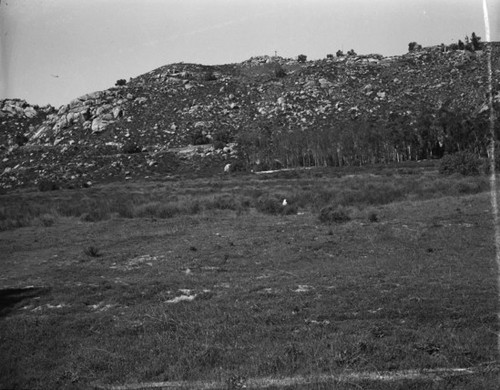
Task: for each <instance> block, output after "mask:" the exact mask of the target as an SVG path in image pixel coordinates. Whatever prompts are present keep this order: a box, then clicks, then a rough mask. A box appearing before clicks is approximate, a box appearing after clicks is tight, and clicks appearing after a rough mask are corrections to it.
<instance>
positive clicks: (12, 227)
mask: <svg viewBox="0 0 500 390" xmlns="http://www.w3.org/2000/svg"><path fill="white" fill-rule="evenodd" d="M486 189H487V180H486V179H485V178H481V177H477V178H463V177H448V178H443V177H440V176H438V175H437V174H435V173H433V172H431V171H426V170H422V171H413V170H409V171H402V172H398V173H387V172H360V173H353V174H343V175H337V174H335V175H332V174H329V173H327V172H322V173H319V174H318V173H313V172H308V173H305V174H293V173H287V174H280V175H277V176H276V175H275V176H271V177H269V176H266V177H264V176H259V177H253V176H248V177H225V178H219V179H198V180H189V181H181V180H174V181H169V182H156V183H155V182H149V183H130V184H126V185H124V184H121V185H120V184H113V185H108V186H102V187H96V188H93V189H87V190H80V191H69V190H65V191H56V192H50V193H38V192H29V191H27V192H21V193H17V194H7V195H2V196H1V198H2V199H1V204H2V205H3V206H2V213H1V214H0V216H1V218H0V220H1V221H2V223H3V225H2V229H3V231H2V232H0V253H2V256H1V258H2V259H1V266H2V270H3V272H2V274H1V276H0V287H1V288H2V290H0V294H1V295H0V303H1V306H0V388H3V389H11V388H23V389H24V388H30V389H35V388H40V389H47V388H89V387H92V386H97V385H109V384H126V383H137V382H155V381H182V380H184V381H200V380H202V381H204V380H206V381H219V382H221V383H225V382H226V380H227V378H230V377H231V376H233V375H242V376H245V377H248V378H262V377H269V378H280V377H293V376H311V375H312V376H314V375H324V374H332V375H334V374H341V373H345V372H352V371H370V372H373V371H394V372H395V371H397V370H407V369H416V370H419V369H429V368H448V367H449V368H457V367H478V366H480V367H493V366H497V364H496V362H497V361H498V351H497V344H496V343H497V336H496V334H497V332H498V330H499V329H498V328H499V327H498V323H497V321H498V320H497V315H496V313H497V312H498V309H499V308H498V302H497V286H496V275H497V270H496V265H495V253H494V241H493V224H492V218H491V211H490V209H491V207H490V203H489V202H490V200H489V196H488V193H485V192H484V190H486ZM285 198H286V199H287V203H288V205H287V206H282V200H283V199H285ZM328 206H330V208H331V210H333V215H334V216H335V215H343V216H347V218H340V219H338V218H331V219H328V218H324V219H323V220H324V222H320V219H319V216H320V215H325V213H324V210H325V208H328ZM162 210H163V211H162ZM322 210H323V211H322ZM335 213H337V214H335ZM326 215H329V214H328V213H327V214H326ZM16 221H17V222H16ZM19 221H21V222H19ZM27 286H33V287H30V288H26V287H27ZM498 379H499V378H498V372H497V370H494V369H490V370H487V369H486V368H485V370H484V372H481V373H480V374H478V375H469V376H458V377H456V376H454V377H449V378H446V377H445V378H443V379H442V380H441V381H435V380H424V379H419V380H413V381H412V380H400V381H393V382H390V383H378V382H377V383H373V382H372V381H358V382H356V383H350V382H349V381H346V382H342V383H334V385H335V388H341V389H344V388H345V389H347V388H349V389H351V388H352V389H355V388H366V389H373V388H391V389H396V388H398V389H399V388H400V389H406V388H429V389H448V388H462V389H466V388H467V389H468V388H471V389H473V388H482V389H495V388H497V386H498ZM249 384H251V381H249ZM332 386H333V384H332V383H319V382H318V383H312V384H309V385H292V384H290V385H287V386H286V387H285V388H289V389H298V388H308V389H312V388H315V389H319V388H325V389H326V388H332ZM226 387H227V386H226ZM188 388H189V387H188ZM269 388H283V387H278V386H275V387H269Z"/></svg>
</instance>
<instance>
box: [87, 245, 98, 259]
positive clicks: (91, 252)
mask: <svg viewBox="0 0 500 390" xmlns="http://www.w3.org/2000/svg"><path fill="white" fill-rule="evenodd" d="M83 253H85V254H86V255H87V256H89V257H100V256H102V255H101V252H100V251H99V248H97V247H95V246H92V245H91V246H89V247H87V248H85V249H84V250H83Z"/></svg>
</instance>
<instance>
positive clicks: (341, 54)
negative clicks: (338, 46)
mask: <svg viewBox="0 0 500 390" xmlns="http://www.w3.org/2000/svg"><path fill="white" fill-rule="evenodd" d="M335 55H336V56H337V57H343V56H344V52H343V51H342V50H337V53H335Z"/></svg>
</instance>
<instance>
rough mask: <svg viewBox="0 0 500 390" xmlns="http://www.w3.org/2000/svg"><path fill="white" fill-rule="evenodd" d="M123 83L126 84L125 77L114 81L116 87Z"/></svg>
mask: <svg viewBox="0 0 500 390" xmlns="http://www.w3.org/2000/svg"><path fill="white" fill-rule="evenodd" d="M125 84H127V80H125V79H120V80H116V83H115V85H116V86H117V87H122V86H124V85H125Z"/></svg>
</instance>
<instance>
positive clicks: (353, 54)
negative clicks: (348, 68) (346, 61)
mask: <svg viewBox="0 0 500 390" xmlns="http://www.w3.org/2000/svg"><path fill="white" fill-rule="evenodd" d="M347 55H348V56H355V55H356V52H355V51H354V49H351V50H349V51H348V52H347Z"/></svg>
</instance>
